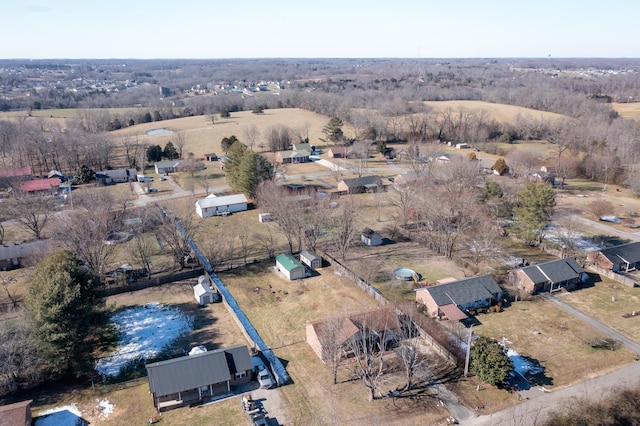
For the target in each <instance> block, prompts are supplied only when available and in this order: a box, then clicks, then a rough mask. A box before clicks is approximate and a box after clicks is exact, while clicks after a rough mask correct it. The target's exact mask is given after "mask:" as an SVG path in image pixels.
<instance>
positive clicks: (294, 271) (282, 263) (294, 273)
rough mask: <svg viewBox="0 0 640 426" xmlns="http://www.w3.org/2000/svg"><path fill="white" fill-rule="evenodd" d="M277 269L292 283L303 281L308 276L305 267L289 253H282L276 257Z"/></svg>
mask: <svg viewBox="0 0 640 426" xmlns="http://www.w3.org/2000/svg"><path fill="white" fill-rule="evenodd" d="M276 268H277V269H278V271H280V272H282V273H283V274H284V276H285V277H287V278H289V279H290V280H291V281H293V280H299V279H302V278H304V277H305V276H306V274H307V270H306V269H305V267H304V265H303V264H302V263H300V262H299V261H298V260H297V259H296V258H295V257H293V256H292V255H290V254H289V253H282V254H279V255H277V256H276Z"/></svg>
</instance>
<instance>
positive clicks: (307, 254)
mask: <svg viewBox="0 0 640 426" xmlns="http://www.w3.org/2000/svg"><path fill="white" fill-rule="evenodd" d="M300 262H302V263H304V264H305V265H307V266H308V267H309V268H311V269H316V268H321V267H322V258H321V257H319V256H317V255H316V254H315V253H313V252H311V251H309V250H302V251H301V252H300Z"/></svg>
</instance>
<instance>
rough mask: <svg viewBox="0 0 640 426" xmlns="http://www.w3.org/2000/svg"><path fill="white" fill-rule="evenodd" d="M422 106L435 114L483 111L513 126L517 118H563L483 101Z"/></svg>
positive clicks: (449, 102)
mask: <svg viewBox="0 0 640 426" xmlns="http://www.w3.org/2000/svg"><path fill="white" fill-rule="evenodd" d="M424 104H425V105H427V106H428V107H430V108H432V109H433V110H434V111H437V112H445V111H448V110H450V111H452V112H455V111H458V110H459V109H460V108H464V109H467V110H479V111H484V112H486V113H487V115H488V116H489V117H491V118H493V119H494V120H496V121H498V122H500V123H512V124H513V123H515V121H516V119H517V118H518V117H526V118H528V119H530V120H531V119H533V120H552V119H558V118H562V117H564V116H563V115H561V114H555V113H552V112H547V111H538V110H534V109H530V108H524V107H519V106H514V105H506V104H495V103H491V102H484V101H425V102H424Z"/></svg>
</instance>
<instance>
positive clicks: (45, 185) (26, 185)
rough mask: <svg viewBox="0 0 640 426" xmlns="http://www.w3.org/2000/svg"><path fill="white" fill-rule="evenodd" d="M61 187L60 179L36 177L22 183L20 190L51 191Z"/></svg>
mask: <svg viewBox="0 0 640 426" xmlns="http://www.w3.org/2000/svg"><path fill="white" fill-rule="evenodd" d="M59 187H60V179H58V178H51V179H34V180H27V181H24V182H22V183H21V184H20V191H22V192H40V191H50V192H53V191H55V190H56V189H58V188H59Z"/></svg>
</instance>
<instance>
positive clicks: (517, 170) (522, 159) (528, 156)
mask: <svg viewBox="0 0 640 426" xmlns="http://www.w3.org/2000/svg"><path fill="white" fill-rule="evenodd" d="M505 160H506V161H507V164H509V170H510V171H511V175H512V176H513V177H514V178H518V177H520V175H521V174H522V175H528V174H529V173H530V172H531V171H533V170H534V169H535V167H536V166H537V165H538V164H539V162H540V155H539V154H538V153H537V152H535V151H533V150H531V149H514V150H511V151H510V152H509V153H508V154H507V155H506V156H505Z"/></svg>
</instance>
